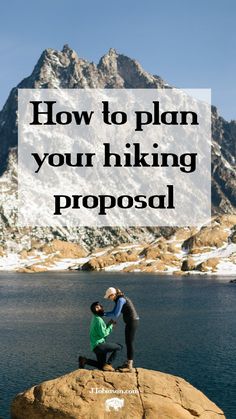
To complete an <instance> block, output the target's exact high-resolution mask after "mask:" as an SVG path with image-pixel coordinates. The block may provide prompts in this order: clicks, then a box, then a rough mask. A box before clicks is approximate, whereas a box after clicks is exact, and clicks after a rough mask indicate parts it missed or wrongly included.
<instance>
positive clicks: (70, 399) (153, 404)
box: [11, 368, 225, 419]
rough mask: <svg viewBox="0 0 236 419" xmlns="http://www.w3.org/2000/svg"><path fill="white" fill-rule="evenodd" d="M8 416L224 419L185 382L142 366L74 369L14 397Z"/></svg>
mask: <svg viewBox="0 0 236 419" xmlns="http://www.w3.org/2000/svg"><path fill="white" fill-rule="evenodd" d="M92 388H93V389H94V391H96V389H97V390H100V393H93V390H92ZM122 390H123V393H121V392H122ZM125 391H127V392H126V393H125ZM131 391H133V393H132V392H131ZM11 413H12V416H11V417H12V419H25V418H26V417H27V418H30V419H41V418H42V419H51V418H57V419H62V418H71V419H80V418H81V419H82V418H90V419H103V418H104V419H105V418H119V419H125V418H135V419H139V418H140V419H142V418H144V417H145V418H146V419H153V418H163V419H164V418H166V419H167V418H175V419H191V418H196V417H198V418H200V417H201V418H202V419H217V418H222V419H223V418H225V416H224V413H223V412H222V410H221V409H220V408H219V407H217V406H216V405H215V404H214V403H213V402H211V401H210V400H209V399H208V398H207V397H206V396H204V394H203V393H201V392H200V391H199V390H197V389H196V388H194V387H193V386H191V385H190V384H189V383H188V382H187V381H185V380H183V379H182V378H179V377H175V376H173V375H169V374H164V373H161V372H158V371H151V370H145V369H143V368H137V369H135V372H133V373H130V374H124V373H119V372H114V373H113V372H103V371H98V370H94V371H89V370H78V371H73V372H72V373H70V374H67V375H65V376H63V377H59V378H57V379H55V380H51V381H46V382H44V383H42V384H40V385H38V386H35V387H32V388H31V389H29V390H27V391H25V392H24V393H22V394H19V395H18V396H17V397H16V398H15V400H14V401H13V404H12V409H11Z"/></svg>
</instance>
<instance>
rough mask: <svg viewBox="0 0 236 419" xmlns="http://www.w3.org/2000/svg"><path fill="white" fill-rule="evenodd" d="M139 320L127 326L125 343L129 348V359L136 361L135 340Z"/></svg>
mask: <svg viewBox="0 0 236 419" xmlns="http://www.w3.org/2000/svg"><path fill="white" fill-rule="evenodd" d="M138 324H139V320H130V321H129V322H128V323H126V326H125V343H126V348H127V359H129V360H131V359H134V338H135V333H136V330H137V327H138Z"/></svg>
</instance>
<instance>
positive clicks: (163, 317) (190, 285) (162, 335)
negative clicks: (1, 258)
mask: <svg viewBox="0 0 236 419" xmlns="http://www.w3.org/2000/svg"><path fill="white" fill-rule="evenodd" d="M109 286H117V287H119V288H121V289H122V290H124V291H125V292H126V294H127V295H128V296H129V297H130V298H131V299H132V300H133V302H134V303H135V306H136V308H137V310H138V313H139V315H140V326H139V330H138V333H137V339H136V358H135V365H136V366H137V367H144V368H150V369H154V370H160V371H163V372H168V373H170V374H175V375H179V376H181V377H183V378H185V379H186V380H187V381H189V382H190V383H191V384H192V385H194V386H195V387H197V388H198V389H200V390H202V391H203V392H204V393H205V394H206V395H207V396H208V397H209V398H210V399H211V400H212V401H214V402H215V403H217V404H218V405H219V406H220V407H221V408H222V409H223V410H224V412H225V414H226V417H227V419H235V418H236V397H235V391H236V285H234V284H229V278H228V279H227V278H216V277H214V278H209V277H208V278H206V277H203V276H200V277H199V276H194V277H183V278H181V277H173V276H158V275H155V274H148V275H147V274H141V273H137V274H134V273H132V274H123V273H86V272H78V273H72V272H69V273H57V272H54V273H39V274H28V275H25V274H16V273H0V353H1V356H0V418H1V419H8V418H9V405H10V402H11V400H12V398H13V397H14V396H15V395H16V394H17V393H19V392H21V391H23V390H25V389H26V388H28V387H31V386H33V385H35V384H38V383H40V382H41V381H45V380H48V379H52V378H55V377H57V376H59V375H62V374H65V373H67V372H70V371H72V370H74V369H76V368H77V357H78V354H84V355H86V354H87V355H92V354H91V353H90V349H89V339H88V329H89V323H90V318H91V313H90V310H89V306H90V304H91V303H92V302H93V301H96V300H99V301H101V302H103V303H104V306H105V308H107V309H111V308H112V307H113V303H112V302H107V301H105V300H103V295H104V291H105V289H106V288H108V287H109ZM123 333H124V324H123V321H122V319H121V320H120V321H119V323H118V325H117V326H116V328H115V330H114V332H113V335H111V336H110V337H109V339H110V340H111V341H114V342H120V343H122V342H124V336H123ZM124 356H125V353H124V354H122V355H120V358H118V360H117V363H118V364H120V362H121V361H123V359H124ZM173 419H174V418H173Z"/></svg>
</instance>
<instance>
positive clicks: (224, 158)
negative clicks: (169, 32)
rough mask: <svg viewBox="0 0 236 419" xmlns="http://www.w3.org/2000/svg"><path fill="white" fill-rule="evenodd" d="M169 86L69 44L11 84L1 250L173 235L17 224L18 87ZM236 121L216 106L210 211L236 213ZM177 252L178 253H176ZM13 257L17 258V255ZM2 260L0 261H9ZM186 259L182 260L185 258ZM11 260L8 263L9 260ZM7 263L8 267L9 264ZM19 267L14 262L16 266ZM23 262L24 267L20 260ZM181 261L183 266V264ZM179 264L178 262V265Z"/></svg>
mask: <svg viewBox="0 0 236 419" xmlns="http://www.w3.org/2000/svg"><path fill="white" fill-rule="evenodd" d="M85 87H89V88H170V86H169V85H168V84H167V83H165V81H164V80H162V79H161V78H160V77H159V76H156V75H151V74H149V73H147V72H146V71H144V70H143V69H142V67H141V66H140V64H139V63H138V62H137V61H135V60H133V59H131V58H129V57H126V56H124V55H122V54H118V53H117V52H116V51H115V50H114V49H110V50H109V52H108V53H107V54H106V55H104V56H103V57H102V58H101V60H100V61H99V63H98V64H97V65H96V64H94V63H90V62H88V61H86V60H84V59H82V58H79V57H78V55H77V54H76V52H75V51H74V50H72V49H71V48H69V46H68V45H65V46H64V48H63V49H62V51H57V50H53V49H47V50H45V51H44V52H43V53H42V55H41V57H40V59H39V61H38V63H37V64H36V66H35V68H34V70H33V72H32V74H31V75H30V76H29V77H27V78H25V79H24V80H22V82H21V83H20V84H19V85H18V86H17V87H16V88H14V89H12V91H11V93H10V95H9V98H8V100H7V101H6V104H5V105H4V107H3V109H2V111H1V112H0V141H1V147H0V174H1V177H0V217H1V226H0V254H2V256H3V257H8V256H9V254H10V257H11V258H13V261H12V264H11V263H10V265H11V266H13V265H14V264H15V263H16V260H18V259H17V258H19V252H22V251H23V250H26V251H27V252H28V251H31V250H34V248H35V247H38V248H40V247H42V246H43V245H44V244H46V243H48V242H50V241H51V240H53V239H57V240H62V241H63V240H65V241H69V242H76V243H78V244H79V245H81V246H82V247H83V248H84V249H85V251H86V252H87V253H88V252H94V250H95V249H97V248H100V247H107V246H112V247H116V246H119V245H121V244H122V243H129V244H130V245H134V244H138V245H139V244H140V243H145V244H148V243H155V240H157V239H158V238H160V237H163V240H166V239H168V238H169V239H170V240H172V238H173V234H174V232H175V231H176V229H172V228H141V227H140V228H132V227H130V228H129V229H123V228H109V227H106V228H97V229H94V228H89V227H84V228H79V229H78V228H76V227H75V228H33V229H26V228H17V227H16V217H17V88H85ZM235 137H236V121H231V122H227V121H225V120H224V119H223V118H221V117H219V116H218V114H217V110H216V108H214V107H212V212H213V215H215V214H233V213H236V171H235V156H236V141H235ZM177 257H178V256H177ZM14 258H15V259H14ZM5 262H6V261H5V259H2V266H3V265H4V263H5ZM181 263H182V262H181ZM6 264H7V262H6ZM10 265H8V266H10ZM14 266H15V265H14ZM19 266H21V267H22V265H21V264H20V265H19ZM181 266H182V265H181ZM178 269H179V266H178V267H177V270H178Z"/></svg>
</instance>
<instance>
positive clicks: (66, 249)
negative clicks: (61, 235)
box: [41, 239, 88, 259]
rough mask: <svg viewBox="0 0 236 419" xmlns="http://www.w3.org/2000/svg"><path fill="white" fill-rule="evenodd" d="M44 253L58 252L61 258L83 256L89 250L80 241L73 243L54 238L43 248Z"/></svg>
mask: <svg viewBox="0 0 236 419" xmlns="http://www.w3.org/2000/svg"><path fill="white" fill-rule="evenodd" d="M41 251H42V252H43V253H46V254H47V255H49V254H52V253H53V254H54V253H56V254H57V255H58V256H59V257H60V258H72V259H77V258H83V257H85V256H87V254H88V252H87V251H86V250H85V249H84V248H83V247H82V246H81V245H80V244H78V243H71V242H67V241H63V240H58V239H55V240H52V241H51V242H49V243H48V244H46V245H44V246H43V247H42V248H41Z"/></svg>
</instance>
